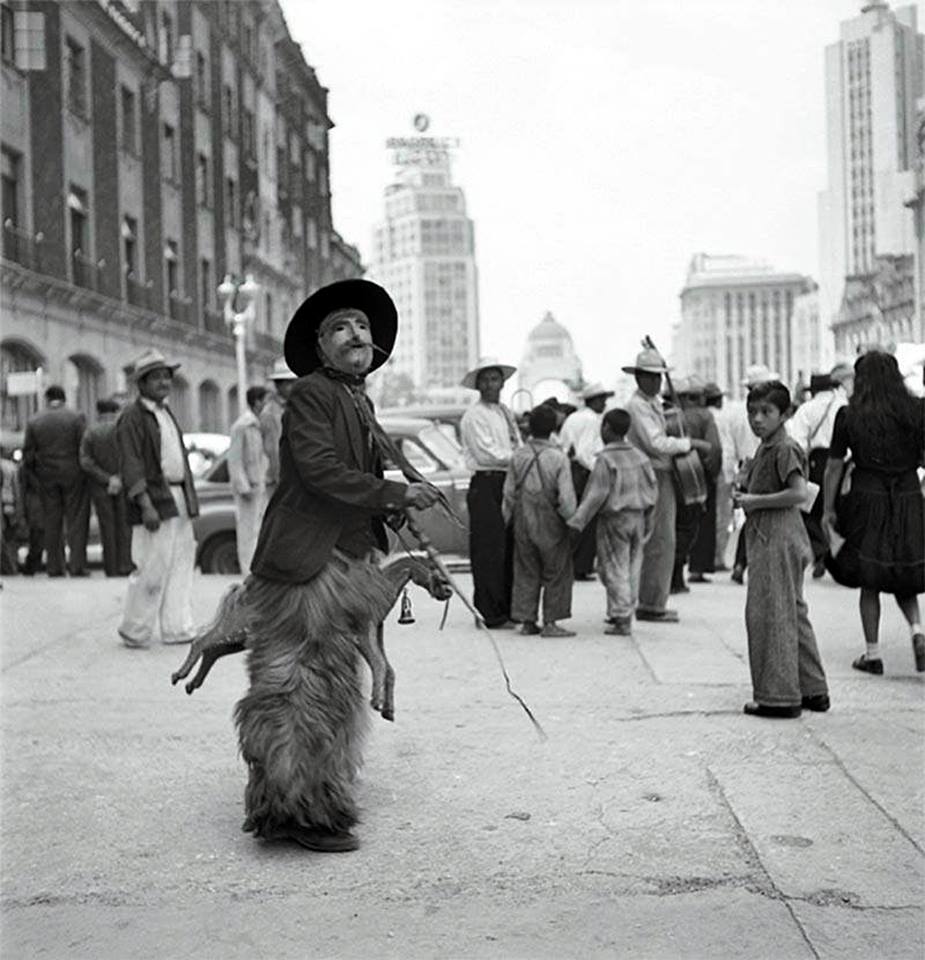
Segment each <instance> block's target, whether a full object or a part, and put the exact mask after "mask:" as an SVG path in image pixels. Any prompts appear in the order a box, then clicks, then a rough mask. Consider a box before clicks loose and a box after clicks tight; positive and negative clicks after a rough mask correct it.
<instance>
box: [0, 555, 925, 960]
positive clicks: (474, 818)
mask: <svg viewBox="0 0 925 960" xmlns="http://www.w3.org/2000/svg"><path fill="white" fill-rule="evenodd" d="M458 579H459V581H460V583H461V585H462V586H464V587H465V588H466V589H469V588H470V583H469V580H468V578H467V577H465V576H460V577H459V578H458ZM231 582H233V581H232V580H231V578H223V577H198V578H197V582H196V601H195V602H196V614H197V617H198V618H199V619H200V620H202V621H205V620H206V619H207V618H208V617H209V616H210V615H211V613H212V612H213V610H214V607H215V603H216V602H217V599H218V597H219V596H220V594H221V592H222V591H223V590H224V589H225V588H226V587H227V586H228V584H229V583H231ZM123 591H124V582H122V581H118V580H115V581H112V580H106V579H105V578H103V577H102V576H101V574H100V573H99V572H98V571H97V572H95V573H94V575H93V577H92V578H91V579H90V580H89V581H86V580H85V581H61V580H58V581H48V580H46V579H44V578H41V577H37V578H35V579H34V580H33V579H23V578H16V577H14V578H8V579H6V580H4V583H3V591H2V593H0V615H2V627H3V643H2V645H0V668H2V675H0V676H2V680H0V695H2V747H3V751H2V784H3V793H2V804H3V805H2V820H0V829H2V862H0V871H2V911H3V912H2V926H0V949H2V951H3V955H4V956H10V957H17V958H23V957H48V958H56V960H57V958H71V957H74V958H82V957H87V958H108V957H112V958H128V957H139V958H141V957H145V958H148V957H150V958H186V957H196V958H198V960H209V958H213V957H214V958H223V960H224V958H235V957H248V958H252V957H272V958H277V957H308V956H311V957H344V958H353V957H368V956H371V955H372V956H376V957H378V958H388V957H396V958H398V957H401V958H418V957H420V958H429V957H486V958H508V957H512V958H520V957H525V958H526V957H529V958H544V957H549V958H569V957H576V958H577V957H581V958H586V957H609V958H612V957H632V958H634V960H640V958H641V960H645V958H653V960H661V958H666V960H667V958H675V957H690V958H711V960H712V958H721V957H743V956H744V957H748V958H749V960H758V958H786V960H790V958H803V957H808V958H812V957H821V958H833V960H834V958H838V960H843V958H853V957H857V958H864V960H870V958H878V960H881V958H906V957H909V958H913V957H914V958H919V957H921V956H922V955H923V952H925V914H923V896H922V894H923V866H925V820H923V795H925V762H923V761H925V738H923V736H922V734H923V732H925V731H923V715H925V711H923V690H925V675H921V674H916V673H915V672H914V667H913V661H912V652H911V648H910V645H909V641H908V638H907V635H906V631H905V628H904V626H903V623H902V620H901V618H900V616H899V614H898V611H896V610H895V609H894V607H893V606H891V605H890V603H889V602H885V603H884V620H883V630H882V646H883V651H884V663H885V667H886V674H885V676H883V677H871V676H868V675H864V674H859V673H857V672H855V671H853V670H851V668H850V663H851V659H852V658H853V657H854V656H856V655H857V653H858V652H859V651H860V650H861V649H862V645H861V640H860V625H859V622H858V617H857V606H856V595H855V594H854V593H852V592H850V591H847V590H843V589H841V588H839V587H837V586H835V585H834V584H832V583H831V582H830V581H828V580H827V579H826V580H824V581H822V582H816V581H810V580H808V581H807V596H808V601H809V606H810V616H811V618H812V621H813V623H814V626H815V627H816V632H817V635H818V638H819V645H820V649H821V652H822V656H823V662H824V664H825V667H826V670H827V672H828V676H829V682H830V687H831V693H832V701H833V708H832V710H831V711H830V712H829V713H827V714H804V716H803V717H802V718H801V719H800V720H796V721H773V720H764V719H760V718H752V717H746V716H744V715H743V714H742V713H741V709H742V704H743V703H744V702H745V700H747V699H749V697H750V689H749V679H748V667H747V654H746V642H745V633H744V627H743V612H742V611H743V605H744V600H745V590H744V588H742V587H737V586H735V585H734V584H731V583H730V582H729V580H728V575H727V574H717V575H716V577H715V582H714V583H712V584H704V585H694V586H692V588H691V591H692V592H691V593H690V594H688V595H685V596H681V597H678V598H676V603H675V606H676V607H677V609H678V610H679V612H680V614H681V623H680V624H677V625H673V624H651V623H644V624H637V625H636V628H635V636H634V637H633V638H632V639H627V638H620V637H609V636H604V635H603V633H602V632H601V626H602V625H601V616H602V610H603V597H602V588H601V587H600V585H599V584H598V583H596V582H590V583H579V584H576V587H575V598H574V611H575V615H574V617H573V619H572V621H571V623H570V626H572V627H573V628H574V629H576V630H577V631H578V634H579V635H578V636H577V637H575V638H573V639H550V638H543V637H520V636H516V635H514V634H511V633H509V632H499V633H496V634H495V636H496V638H497V640H498V643H499V646H500V650H501V653H502V655H503V657H504V662H505V664H506V667H507V669H508V671H509V673H510V676H511V681H512V685H513V689H514V690H515V691H516V692H517V693H518V694H519V695H520V696H522V697H523V699H524V701H525V702H526V704H527V705H528V706H529V707H530V709H531V710H532V711H533V712H534V713H535V714H536V717H537V719H538V720H539V722H540V723H541V724H542V725H543V728H544V729H545V731H546V734H547V735H548V740H546V741H545V742H543V741H540V739H539V738H538V737H537V735H536V733H535V731H534V730H533V728H532V726H531V724H530V722H529V719H528V718H527V716H526V714H525V713H524V712H523V711H522V710H521V708H520V706H518V704H517V703H516V702H515V701H514V700H513V699H512V698H511V697H510V696H508V694H507V692H506V690H505V686H504V681H503V678H502V675H501V672H500V669H499V665H498V662H497V660H496V659H495V654H494V652H493V650H492V648H491V644H490V643H489V642H488V640H487V638H486V637H484V636H483V635H480V634H479V633H478V632H477V631H476V630H475V629H474V628H473V626H472V621H471V617H470V616H469V615H468V613H467V612H466V611H465V609H464V607H463V605H462V604H461V603H459V602H458V601H454V602H453V604H452V605H451V608H450V612H449V617H448V621H447V625H446V628H445V629H444V630H443V631H442V632H440V631H439V630H438V626H439V623H440V619H441V615H442V613H443V607H442V605H440V604H435V603H433V602H432V601H430V600H429V599H428V598H427V597H426V596H425V595H424V594H423V593H422V592H421V591H418V590H414V591H412V597H413V600H414V609H415V616H416V618H417V622H416V623H415V624H414V625H412V626H409V627H405V626H398V625H397V624H395V622H394V617H395V615H394V614H393V620H392V621H391V622H390V623H389V625H388V626H387V633H386V645H387V649H388V652H389V657H390V660H391V661H392V664H393V666H394V667H395V670H396V674H397V681H396V722H395V723H394V724H389V723H386V722H384V721H382V720H381V719H380V718H379V717H378V716H376V715H372V714H371V730H370V736H369V738H368V744H367V749H366V766H365V768H364V770H363V772H362V775H361V781H360V784H359V797H360V800H361V804H362V807H363V809H364V817H363V823H362V824H361V825H360V827H359V830H358V833H359V836H360V839H361V842H362V846H361V848H360V850H359V851H358V852H356V853H352V854H345V855H338V856H331V855H328V856H324V855H318V854H312V853H308V852H305V851H302V850H301V849H299V848H294V847H288V846H278V845H277V846H273V845H264V844H260V843H258V842H256V841H254V840H253V839H252V838H251V837H250V836H249V835H245V834H243V833H241V830H240V825H241V821H242V819H243V816H242V795H243V787H244V776H245V775H244V769H243V766H242V763H241V760H240V758H239V757H238V754H237V743H236V738H235V732H234V728H233V725H232V719H231V716H232V709H233V706H234V703H235V701H236V700H237V699H238V698H239V697H240V696H241V694H242V693H243V692H244V689H245V674H244V662H243V658H241V657H229V658H226V659H224V660H221V661H219V662H218V663H217V664H216V666H215V667H214V668H213V671H212V673H211V674H210V675H209V678H208V679H207V681H206V683H205V685H204V687H203V688H202V689H201V690H198V691H196V693H194V694H193V695H192V696H187V695H186V694H185V693H184V692H183V690H182V687H176V688H174V687H172V686H171V685H170V673H171V672H172V671H173V670H175V669H176V667H177V666H178V665H179V663H180V662H181V661H182V659H183V657H184V656H185V652H186V651H185V648H173V647H159V648H156V649H152V650H149V651H133V650H127V649H125V648H123V647H121V646H120V645H119V644H118V643H117V639H116V635H115V626H116V623H117V622H118V617H119V613H120V606H121V599H122V594H123Z"/></svg>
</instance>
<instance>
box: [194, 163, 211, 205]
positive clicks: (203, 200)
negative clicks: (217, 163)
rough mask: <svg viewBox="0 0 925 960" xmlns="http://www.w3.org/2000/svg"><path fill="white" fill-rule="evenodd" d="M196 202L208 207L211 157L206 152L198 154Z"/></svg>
mask: <svg viewBox="0 0 925 960" xmlns="http://www.w3.org/2000/svg"><path fill="white" fill-rule="evenodd" d="M196 203H198V204H199V206H200V207H208V206H210V203H209V158H208V157H207V156H206V155H205V154H204V153H197V154H196Z"/></svg>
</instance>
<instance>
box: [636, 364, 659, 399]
mask: <svg viewBox="0 0 925 960" xmlns="http://www.w3.org/2000/svg"><path fill="white" fill-rule="evenodd" d="M636 386H637V387H639V389H640V390H641V391H642V392H643V393H644V394H645V395H646V396H647V397H656V396H658V392H659V390H661V389H662V375H661V374H660V373H646V372H645V371H642V370H640V371H637V372H636Z"/></svg>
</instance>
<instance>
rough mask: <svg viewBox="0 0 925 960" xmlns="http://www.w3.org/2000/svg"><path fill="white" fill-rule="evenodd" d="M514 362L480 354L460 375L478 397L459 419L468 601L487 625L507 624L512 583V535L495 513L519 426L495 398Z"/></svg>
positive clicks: (497, 513) (517, 439) (505, 625)
mask: <svg viewBox="0 0 925 960" xmlns="http://www.w3.org/2000/svg"><path fill="white" fill-rule="evenodd" d="M516 369H517V368H516V367H512V366H509V365H508V364H504V363H500V362H499V361H498V360H497V359H495V358H494V357H484V358H483V359H482V360H480V361H479V364H478V366H476V367H475V368H474V369H472V370H470V371H469V372H468V373H467V374H466V375H465V377H463V379H462V385H463V386H464V387H468V388H469V389H470V390H478V392H479V399H478V400H477V401H476V402H475V403H474V404H472V406H471V407H469V409H468V410H467V411H466V412H465V413H464V414H463V416H462V420H460V423H459V434H460V439H461V441H462V448H463V455H464V457H465V461H466V466H467V467H468V468H469V469H470V470H471V471H473V473H472V477H471V478H470V480H469V491H468V493H467V494H466V504H467V506H468V508H469V563H470V566H471V569H472V581H473V586H474V595H473V603H474V605H475V608H476V609H477V610H478V611H479V613H480V614H481V615H482V619H483V620H484V621H485V625H486V626H488V627H503V628H509V627H512V626H513V623H512V622H511V587H512V584H513V550H514V544H513V536H512V532H511V529H510V528H509V527H508V526H507V524H505V522H504V517H503V516H502V513H501V503H502V500H503V494H504V478H505V475H506V474H507V468H508V465H509V464H510V462H511V456H512V455H513V453H514V450H516V449H517V447H519V446H520V443H521V440H520V431H519V430H518V428H517V422H516V420H515V419H514V414H513V413H512V412H511V411H510V410H509V409H508V408H507V407H506V406H505V405H504V404H503V403H501V388H502V387H503V386H504V382H505V380H507V379H508V378H509V377H510V376H511V375H512V374H513V373H514V371H515V370H516Z"/></svg>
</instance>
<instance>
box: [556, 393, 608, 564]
mask: <svg viewBox="0 0 925 960" xmlns="http://www.w3.org/2000/svg"><path fill="white" fill-rule="evenodd" d="M612 396H613V390H608V389H607V388H606V387H605V386H604V385H603V384H602V383H589V384H588V385H587V386H586V387H585V388H584V390H582V391H581V399H582V400H583V401H584V406H583V407H581V409H579V410H576V411H575V412H574V413H572V414H569V416H568V417H567V418H566V420H565V423H564V424H562V429H561V430H560V432H559V443H560V445H561V446H562V449H563V450H564V451H565V452H566V453H567V454H568V455H569V456H570V457H571V460H572V483H573V484H574V485H575V496H576V497H577V498H578V500H579V502H580V501H581V498H582V495H583V494H584V492H585V487H586V486H587V485H588V477H590V476H591V471H592V470H593V469H594V457H595V456H596V455H597V453H599V452H600V451H601V450H602V449H603V448H604V441H603V440H602V439H601V421H602V420H603V418H604V407H606V406H607V400H608V399H609V398H610V397H612ZM596 542H597V517H596V516H595V517H592V519H591V520H590V521H589V522H588V524H587V526H585V528H584V529H583V530H582V531H581V534H580V535H579V537H578V541H577V542H576V544H575V550H574V554H573V563H574V571H575V579H576V580H589V579H590V578H591V575H592V573H593V572H594V556H595V553H596Z"/></svg>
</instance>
